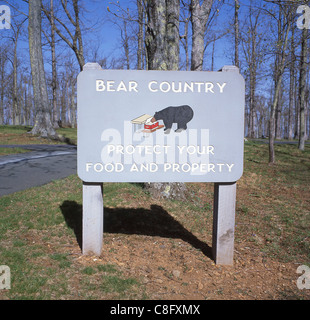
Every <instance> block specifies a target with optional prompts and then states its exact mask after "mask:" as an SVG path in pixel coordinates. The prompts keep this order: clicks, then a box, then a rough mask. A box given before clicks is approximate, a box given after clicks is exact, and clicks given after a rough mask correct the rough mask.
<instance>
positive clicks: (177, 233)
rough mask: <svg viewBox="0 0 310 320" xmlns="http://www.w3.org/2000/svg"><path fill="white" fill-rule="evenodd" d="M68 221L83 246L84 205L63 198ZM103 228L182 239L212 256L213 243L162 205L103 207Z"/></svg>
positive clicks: (113, 231)
mask: <svg viewBox="0 0 310 320" xmlns="http://www.w3.org/2000/svg"><path fill="white" fill-rule="evenodd" d="M60 209H61V212H62V214H63V216H64V218H65V221H66V224H67V226H68V227H69V228H71V229H72V230H73V231H74V234H75V236H76V239H77V242H78V244H79V246H80V248H81V249H82V205H80V204H78V203H77V202H75V201H68V200H66V201H64V202H63V203H62V205H61V206H60ZM103 231H104V232H108V233H121V234H128V235H133V234H135V235H145V236H157V237H162V238H172V239H181V240H183V241H185V242H187V243H189V244H190V245H191V246H193V247H194V248H196V249H198V250H201V252H202V253H203V254H204V255H205V256H207V257H208V258H210V259H212V251H211V247H209V246H208V244H206V243H205V242H203V241H201V240H199V239H198V238H197V237H196V236H194V235H193V234H192V233H191V232H190V231H188V230H186V229H185V228H184V227H183V226H182V224H180V223H179V222H178V221H177V220H175V219H174V218H173V217H172V216H171V215H169V213H168V212H167V211H166V210H164V209H163V208H162V207H161V206H157V205H151V207H150V209H146V208H107V207H105V208H104V230H103Z"/></svg>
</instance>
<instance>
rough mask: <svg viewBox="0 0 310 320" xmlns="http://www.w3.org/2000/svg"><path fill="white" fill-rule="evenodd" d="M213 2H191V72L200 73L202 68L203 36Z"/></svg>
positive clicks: (205, 0) (208, 0)
mask: <svg viewBox="0 0 310 320" xmlns="http://www.w3.org/2000/svg"><path fill="white" fill-rule="evenodd" d="M212 3H213V0H204V1H203V2H202V4H200V1H199V0H191V13H192V14H191V22H192V34H193V36H192V58H191V70H192V71H201V70H202V68H203V56H204V49H205V46H204V36H205V30H206V24H207V21H208V19H209V15H210V11H211V7H212Z"/></svg>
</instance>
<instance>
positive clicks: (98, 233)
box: [82, 182, 104, 256]
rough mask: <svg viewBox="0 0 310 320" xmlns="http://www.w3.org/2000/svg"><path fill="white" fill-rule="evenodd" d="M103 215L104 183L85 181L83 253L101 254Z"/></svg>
mask: <svg viewBox="0 0 310 320" xmlns="http://www.w3.org/2000/svg"><path fill="white" fill-rule="evenodd" d="M103 215H104V212H103V184H102V183H99V184H96V183H86V182H83V227H82V232H83V240H82V252H83V255H87V254H94V255H97V256H100V255H101V250H102V240H103Z"/></svg>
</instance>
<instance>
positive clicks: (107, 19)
mask: <svg viewBox="0 0 310 320" xmlns="http://www.w3.org/2000/svg"><path fill="white" fill-rule="evenodd" d="M215 1H218V0H215ZM261 1H262V0H258V1H253V3H255V4H256V3H259V2H261ZM8 2H10V3H15V4H16V5H17V6H18V8H19V10H18V11H17V10H15V8H14V7H13V6H11V10H12V16H13V18H12V20H13V23H14V22H15V20H16V21H20V20H21V19H24V16H23V15H22V14H21V12H24V13H25V14H27V13H28V4H27V3H25V2H24V1H22V0H8ZM55 2H56V1H55ZM250 2H251V1H250V0H240V3H241V5H242V10H241V12H240V13H241V14H243V10H244V9H246V8H247V6H248V5H249V4H250ZM80 3H81V5H82V10H81V12H80V14H81V15H82V20H83V21H84V26H83V27H84V34H83V36H84V39H83V40H84V46H85V52H86V53H88V55H87V54H86V59H87V60H90V59H93V56H94V51H96V50H97V53H98V54H97V57H98V59H99V58H104V57H106V58H107V59H108V60H109V59H110V60H111V59H112V58H113V57H114V58H115V57H117V56H119V55H120V54H121V51H120V50H121V45H120V30H119V28H118V27H117V26H116V25H115V24H114V23H113V22H112V20H113V19H115V18H114V16H113V15H112V14H110V13H109V12H108V10H107V7H108V6H109V7H110V9H111V10H112V11H114V12H116V10H117V8H116V6H114V5H113V4H111V1H107V0H91V1H86V0H80ZM118 3H119V5H120V6H121V7H122V8H123V9H125V10H126V8H127V7H129V8H135V6H136V4H135V3H136V1H135V0H119V1H118ZM225 3H226V5H225V6H223V7H221V10H220V15H219V17H218V19H217V21H216V25H215V27H214V28H215V29H216V30H217V32H222V31H224V30H227V29H229V27H230V28H232V23H233V15H234V8H233V1H232V0H226V2H225ZM227 3H228V5H227ZM2 4H5V5H6V4H7V3H6V2H5V1H1V0H0V5H2ZM229 4H230V5H229ZM56 9H57V8H56ZM16 15H18V16H17V17H16ZM230 24H231V25H230ZM44 28H45V29H48V30H49V26H48V25H46V26H43V29H44ZM48 30H46V31H48ZM231 31H233V30H231ZM9 36H10V31H9V30H0V44H1V42H2V41H4V40H6V39H7V38H8V37H9ZM45 48H46V51H45V52H46V55H47V56H48V55H49V48H48V46H46V47H45ZM233 48H234V44H233V38H232V37H231V36H226V37H223V38H222V39H220V40H218V41H217V42H216V45H215V66H214V70H218V69H220V68H221V67H222V66H223V65H227V64H228V65H229V64H232V62H233V61H232V59H233V50H234V49H233ZM19 49H22V50H20V51H22V52H23V53H22V55H23V56H25V58H26V51H27V50H28V40H27V21H26V22H25V25H24V36H23V37H21V39H20V42H19ZM67 50H68V51H69V52H70V49H68V47H67V45H65V44H64V43H60V44H59V47H58V54H60V55H61V54H62V53H63V52H66V51H67ZM211 50H212V44H211V45H210V46H209V47H208V48H207V51H206V59H205V68H206V69H207V70H209V69H210V66H211ZM20 51H19V53H20ZM181 52H182V50H181ZM28 59H29V57H28ZM46 60H48V59H46ZM47 63H49V61H48V62H47ZM132 67H133V66H132Z"/></svg>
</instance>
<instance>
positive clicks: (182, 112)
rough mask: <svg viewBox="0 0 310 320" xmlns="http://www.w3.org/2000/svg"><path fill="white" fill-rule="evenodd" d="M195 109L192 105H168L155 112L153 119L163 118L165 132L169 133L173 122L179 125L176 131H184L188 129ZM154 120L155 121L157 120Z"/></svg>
mask: <svg viewBox="0 0 310 320" xmlns="http://www.w3.org/2000/svg"><path fill="white" fill-rule="evenodd" d="M193 117H194V111H193V109H192V108H191V107H190V106H180V107H168V108H165V109H163V110H161V111H158V112H155V115H154V118H153V119H152V120H155V121H158V120H163V122H164V125H165V129H164V130H165V133H166V134H169V133H170V131H171V128H172V124H173V123H177V125H178V127H177V130H176V131H175V132H182V131H183V130H186V129H187V124H188V123H189V122H190V121H191V120H192V119H193ZM155 121H153V122H155Z"/></svg>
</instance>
